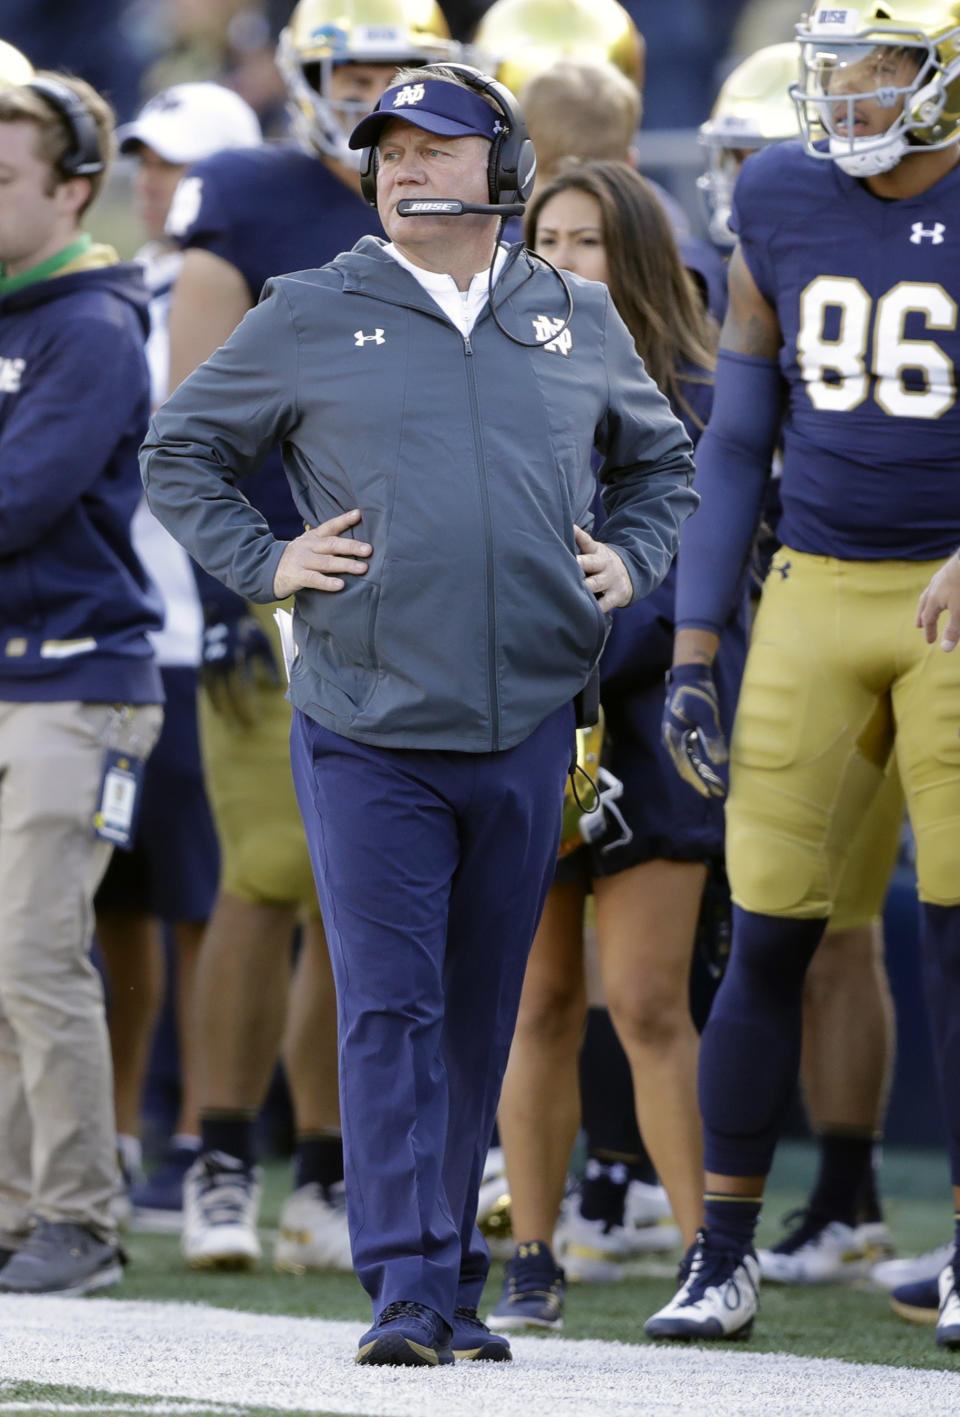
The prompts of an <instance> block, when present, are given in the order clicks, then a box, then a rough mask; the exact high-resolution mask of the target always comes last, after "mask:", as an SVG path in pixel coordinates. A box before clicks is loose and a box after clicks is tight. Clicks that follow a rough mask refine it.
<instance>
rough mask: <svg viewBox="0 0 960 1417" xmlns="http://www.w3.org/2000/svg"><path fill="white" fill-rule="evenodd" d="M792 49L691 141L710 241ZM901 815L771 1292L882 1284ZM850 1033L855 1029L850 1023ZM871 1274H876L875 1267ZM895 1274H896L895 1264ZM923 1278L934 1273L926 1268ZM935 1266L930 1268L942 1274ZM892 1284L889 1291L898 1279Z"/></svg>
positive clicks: (817, 1062)
mask: <svg viewBox="0 0 960 1417" xmlns="http://www.w3.org/2000/svg"><path fill="white" fill-rule="evenodd" d="M796 77H797V46H796V44H795V43H792V42H791V43H788V44H771V45H767V46H766V47H765V48H763V49H758V50H757V51H756V52H755V53H754V54H751V55H750V56H749V58H747V59H744V60H743V62H742V63H741V64H738V65H737V67H736V68H735V69H733V70H732V71H731V72H730V73H729V74H728V75H727V77H726V79H725V80H724V82H723V86H722V87H721V89H720V92H719V94H718V95H717V99H716V102H715V103H714V106H713V110H712V112H711V115H710V118H709V119H708V121H707V122H705V123H702V124H701V125H700V130H699V135H698V137H699V141H700V143H701V144H702V145H703V147H704V148H705V149H706V152H707V158H708V161H707V169H706V171H705V172H704V173H703V175H702V176H701V177H700V178H699V179H698V182H697V185H698V187H699V188H700V190H701V192H702V193H703V196H704V199H705V205H706V208H707V215H708V218H709V229H710V235H711V238H712V240H713V241H714V242H715V243H716V244H717V246H719V247H721V248H728V249H731V250H732V248H733V247H734V246H735V245H736V239H737V238H736V234H735V233H734V232H733V231H731V229H730V226H729V221H730V216H731V210H732V204H733V189H734V185H735V183H736V179H737V174H738V173H739V171H740V169H741V168H742V166H743V164H744V162H745V161H746V159H747V157H749V155H750V153H751V152H755V151H757V150H758V149H759V148H765V147H768V146H769V145H770V144H773V143H783V142H786V141H787V140H788V139H790V138H796V137H798V136H799V133H800V125H799V120H798V117H797V110H796V105H795V104H794V102H793V99H792V98H791V96H790V89H791V86H792V84H793V83H794V81H795V80H796ZM779 465H780V458H779V454H778V455H777V456H776V458H775V466H774V469H773V473H772V475H771V477H770V479H769V481H768V482H767V486H766V491H765V495H764V503H763V513H762V520H761V527H760V532H759V533H758V540H757V545H756V549H755V551H754V554H753V558H752V560H753V574H754V580H755V582H756V586H755V589H756V594H757V596H758V597H759V590H760V585H761V583H762V580H763V578H764V577H765V576H766V574H767V571H768V569H769V565H770V561H771V559H772V558H773V555H774V553H775V551H776V550H777V549H778V546H779V542H778V541H777V539H776V527H777V524H778V522H779V519H780V471H779ZM903 815H904V805H903V793H902V791H901V788H900V779H899V776H898V775H897V770H896V763H895V762H891V764H890V767H889V770H888V772H887V776H886V778H885V779H884V784H883V787H882V789H881V791H880V792H879V793H878V794H877V796H876V798H875V799H874V801H873V802H872V803H871V805H870V811H869V812H868V813H867V814H866V816H865V818H864V820H863V822H862V824H861V826H860V828H859V830H858V831H857V833H856V835H855V837H854V839H853V841H852V842H851V844H850V851H849V854H848V856H847V860H846V864H845V866H844V870H843V874H842V875H841V878H840V880H839V882H838V885H837V890H836V894H835V896H834V903H833V913H832V914H831V916H830V926H829V929H828V930H827V931H826V933H825V934H824V937H823V940H822V941H821V943H820V945H819V947H818V949H817V952H816V954H815V956H814V958H813V962H812V963H811V966H810V969H809V970H808V972H807V977H806V982H805V987H804V1014H803V1030H804V1036H803V1053H802V1063H801V1078H802V1084H803V1095H804V1102H805V1104H806V1108H807V1114H808V1117H809V1120H810V1125H811V1128H812V1130H813V1132H814V1134H815V1135H816V1137H817V1143H818V1151H819V1165H818V1173H817V1178H816V1181H815V1183H814V1186H813V1189H812V1190H811V1193H810V1196H809V1198H808V1200H807V1203H806V1205H805V1206H804V1207H803V1209H802V1210H798V1211H794V1212H792V1213H791V1215H789V1216H788V1217H787V1219H786V1225H787V1228H786V1232H785V1234H784V1235H783V1236H782V1237H781V1239H779V1240H778V1241H777V1243H776V1244H775V1245H774V1246H773V1248H772V1249H768V1250H766V1249H762V1250H760V1251H759V1252H758V1258H759V1260H760V1273H761V1275H762V1277H763V1278H764V1279H767V1280H772V1281H776V1282H777V1283H781V1284H815V1283H835V1282H837V1281H844V1280H856V1279H859V1278H862V1277H863V1276H864V1274H866V1273H867V1271H868V1270H869V1271H870V1273H871V1275H872V1277H873V1278H874V1281H875V1282H876V1281H877V1280H878V1279H879V1280H880V1282H883V1281H884V1280H885V1277H886V1275H887V1274H889V1273H890V1269H889V1263H890V1262H889V1260H887V1259H886V1258H885V1256H886V1255H888V1254H889V1251H890V1232H889V1230H888V1228H887V1226H886V1225H885V1223H884V1221H883V1211H882V1207H881V1202H880V1196H879V1185H878V1182H879V1178H878V1175H877V1172H876V1161H877V1157H878V1151H879V1148H878V1146H877V1142H878V1139H879V1138H880V1136H881V1135H882V1131H883V1124H884V1114H885V1111H886V1104H887V1094H888V1091H889V1087H890V1078H891V1072H892V1065H893V1044H894V1015H893V1001H892V999H891V996H890V986H889V983H888V981H887V973H886V967H885V964H884V939H883V921H882V914H883V907H884V901H885V899H886V895H887V887H888V884H889V879H890V875H891V872H892V871H893V868H894V865H895V863H896V860H897V855H898V851H899V847H900V834H901V828H902V825H903ZM851 1018H856V1019H857V1020H858V1026H857V1028H856V1029H851V1027H850V1020H851ZM878 1260H879V1261H880V1262H881V1263H880V1266H879V1267H877V1264H876V1262H877V1261H878ZM893 1263H894V1265H895V1266H896V1268H895V1269H894V1271H893V1273H894V1274H896V1273H898V1271H902V1268H903V1266H904V1264H905V1261H903V1260H898V1261H894V1262H893ZM914 1263H918V1264H920V1265H921V1266H927V1265H928V1264H929V1263H936V1261H935V1259H934V1260H932V1261H931V1260H928V1259H927V1257H924V1258H923V1259H921V1260H919V1261H915V1262H914ZM941 1267H942V1266H940V1265H937V1266H936V1273H937V1274H939V1271H940V1268H941ZM893 1282H894V1283H898V1282H899V1280H897V1279H894V1281H893Z"/></svg>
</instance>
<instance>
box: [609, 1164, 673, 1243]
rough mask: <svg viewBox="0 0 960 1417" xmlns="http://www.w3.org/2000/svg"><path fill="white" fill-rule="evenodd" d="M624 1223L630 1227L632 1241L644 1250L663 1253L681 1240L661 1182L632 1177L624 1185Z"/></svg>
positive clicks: (628, 1228)
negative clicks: (660, 1184) (653, 1183)
mask: <svg viewBox="0 0 960 1417" xmlns="http://www.w3.org/2000/svg"><path fill="white" fill-rule="evenodd" d="M623 1223H624V1225H625V1226H626V1228H627V1230H628V1231H632V1243H633V1245H634V1246H635V1248H636V1250H637V1251H638V1253H639V1252H642V1253H644V1254H662V1253H663V1252H664V1251H665V1250H675V1249H676V1248H677V1246H678V1245H679V1244H680V1239H681V1236H680V1226H679V1225H678V1224H677V1222H676V1221H675V1220H674V1218H673V1212H672V1210H671V1209H670V1200H669V1198H668V1196H667V1193H666V1191H665V1190H664V1189H663V1187H662V1186H651V1185H649V1184H648V1183H647V1182H646V1181H631V1182H630V1184H629V1186H628V1187H627V1201H626V1205H625V1206H624V1212H623Z"/></svg>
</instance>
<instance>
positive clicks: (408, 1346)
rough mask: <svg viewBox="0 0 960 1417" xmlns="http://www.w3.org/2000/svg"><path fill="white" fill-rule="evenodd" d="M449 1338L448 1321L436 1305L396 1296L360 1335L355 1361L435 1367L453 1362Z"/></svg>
mask: <svg viewBox="0 0 960 1417" xmlns="http://www.w3.org/2000/svg"><path fill="white" fill-rule="evenodd" d="M450 1338H451V1329H450V1325H449V1324H448V1323H447V1322H446V1321H445V1320H444V1319H442V1318H441V1317H440V1315H439V1314H438V1313H437V1311H436V1309H430V1308H428V1307H427V1305H426V1304H418V1303H417V1302H416V1301H415V1300H414V1299H397V1300H395V1301H394V1302H393V1303H392V1304H388V1305H387V1307H386V1308H385V1309H384V1310H383V1313H382V1314H381V1315H380V1317H379V1318H378V1319H377V1321H376V1323H375V1324H374V1325H373V1328H371V1329H368V1330H367V1332H366V1333H365V1334H364V1335H363V1337H362V1338H361V1340H360V1347H359V1349H358V1351H357V1362H358V1363H376V1364H378V1365H384V1364H389V1365H391V1366H393V1367H397V1368H435V1367H437V1365H438V1364H439V1363H452V1362H453V1349H452V1348H451V1347H450Z"/></svg>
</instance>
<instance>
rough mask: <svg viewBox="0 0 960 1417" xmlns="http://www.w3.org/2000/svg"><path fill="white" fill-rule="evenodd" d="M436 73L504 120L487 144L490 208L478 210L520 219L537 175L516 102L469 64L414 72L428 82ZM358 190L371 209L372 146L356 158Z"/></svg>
mask: <svg viewBox="0 0 960 1417" xmlns="http://www.w3.org/2000/svg"><path fill="white" fill-rule="evenodd" d="M438 69H440V70H446V71H447V72H448V73H453V74H456V76H457V78H459V79H462V80H463V82H464V83H465V84H466V85H467V87H468V88H471V89H473V91H474V92H475V93H479V94H483V95H485V96H486V97H487V98H491V99H493V102H494V103H495V104H496V106H497V108H499V110H500V112H501V113H502V114H503V116H504V118H505V119H506V129H505V131H504V132H502V133H500V134H498V135H497V137H496V138H494V140H493V142H492V143H491V144H490V157H489V160H488V164H487V188H488V194H489V197H490V207H489V208H488V207H487V206H486V205H484V206H483V208H482V210H483V211H484V212H486V211H488V210H489V212H490V215H491V216H493V215H496V216H520V215H521V214H522V212H523V205H524V203H525V202H527V201H529V199H530V195H531V193H532V192H533V183H534V179H535V177H536V175H537V154H536V152H535V150H534V146H533V143H532V142H531V141H530V134H529V133H528V132H527V125H526V122H525V120H524V117H523V114H522V113H521V112H520V107H519V105H518V103H517V100H516V99H515V98H514V96H513V94H512V93H511V92H510V90H509V89H508V88H507V87H506V86H505V85H504V84H498V83H497V81H496V79H492V78H490V76H489V75H488V74H481V72H480V70H479V69H474V68H473V67H472V66H471V65H470V64H443V65H440V64H425V65H424V66H423V67H422V68H419V69H418V70H417V76H418V77H421V76H422V77H423V78H424V79H431V78H434V77H435V76H437V70H438ZM440 77H442V74H441V75H440ZM379 109H380V100H379V99H378V100H377V103H376V106H375V107H374V108H373V110H372V111H373V112H374V113H377V112H379ZM360 187H361V190H362V192H363V195H364V197H365V198H366V199H367V201H368V202H369V203H370V205H371V206H372V207H375V206H376V205H377V147H376V144H374V145H373V147H370V148H364V149H363V152H362V153H361V154H360ZM504 206H508V207H509V208H510V210H509V211H506V212H504V211H502V210H501V208H502V207H504ZM476 209H477V208H476V206H474V207H473V208H472V210H476ZM448 215H450V216H455V215H460V213H459V212H450V213H448Z"/></svg>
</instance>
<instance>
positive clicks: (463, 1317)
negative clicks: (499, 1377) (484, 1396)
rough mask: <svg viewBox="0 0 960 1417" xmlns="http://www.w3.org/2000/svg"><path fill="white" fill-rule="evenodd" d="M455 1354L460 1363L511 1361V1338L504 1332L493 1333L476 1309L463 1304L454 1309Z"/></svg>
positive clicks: (452, 1346)
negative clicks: (465, 1306)
mask: <svg viewBox="0 0 960 1417" xmlns="http://www.w3.org/2000/svg"><path fill="white" fill-rule="evenodd" d="M450 1346H451V1348H452V1349H453V1356H454V1358H456V1360H457V1362H458V1363H466V1362H472V1363H477V1362H482V1361H485V1362H488V1363H509V1361H510V1359H511V1358H512V1357H513V1354H512V1353H511V1352H510V1340H509V1339H508V1338H506V1337H505V1336H504V1335H503V1334H502V1333H491V1332H490V1330H489V1329H488V1328H487V1326H486V1324H485V1323H484V1322H483V1320H482V1319H480V1318H479V1317H478V1315H477V1311H476V1309H467V1308H464V1307H463V1306H462V1305H461V1306H458V1307H457V1308H456V1309H454V1311H453V1338H452V1339H451V1340H450Z"/></svg>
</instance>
